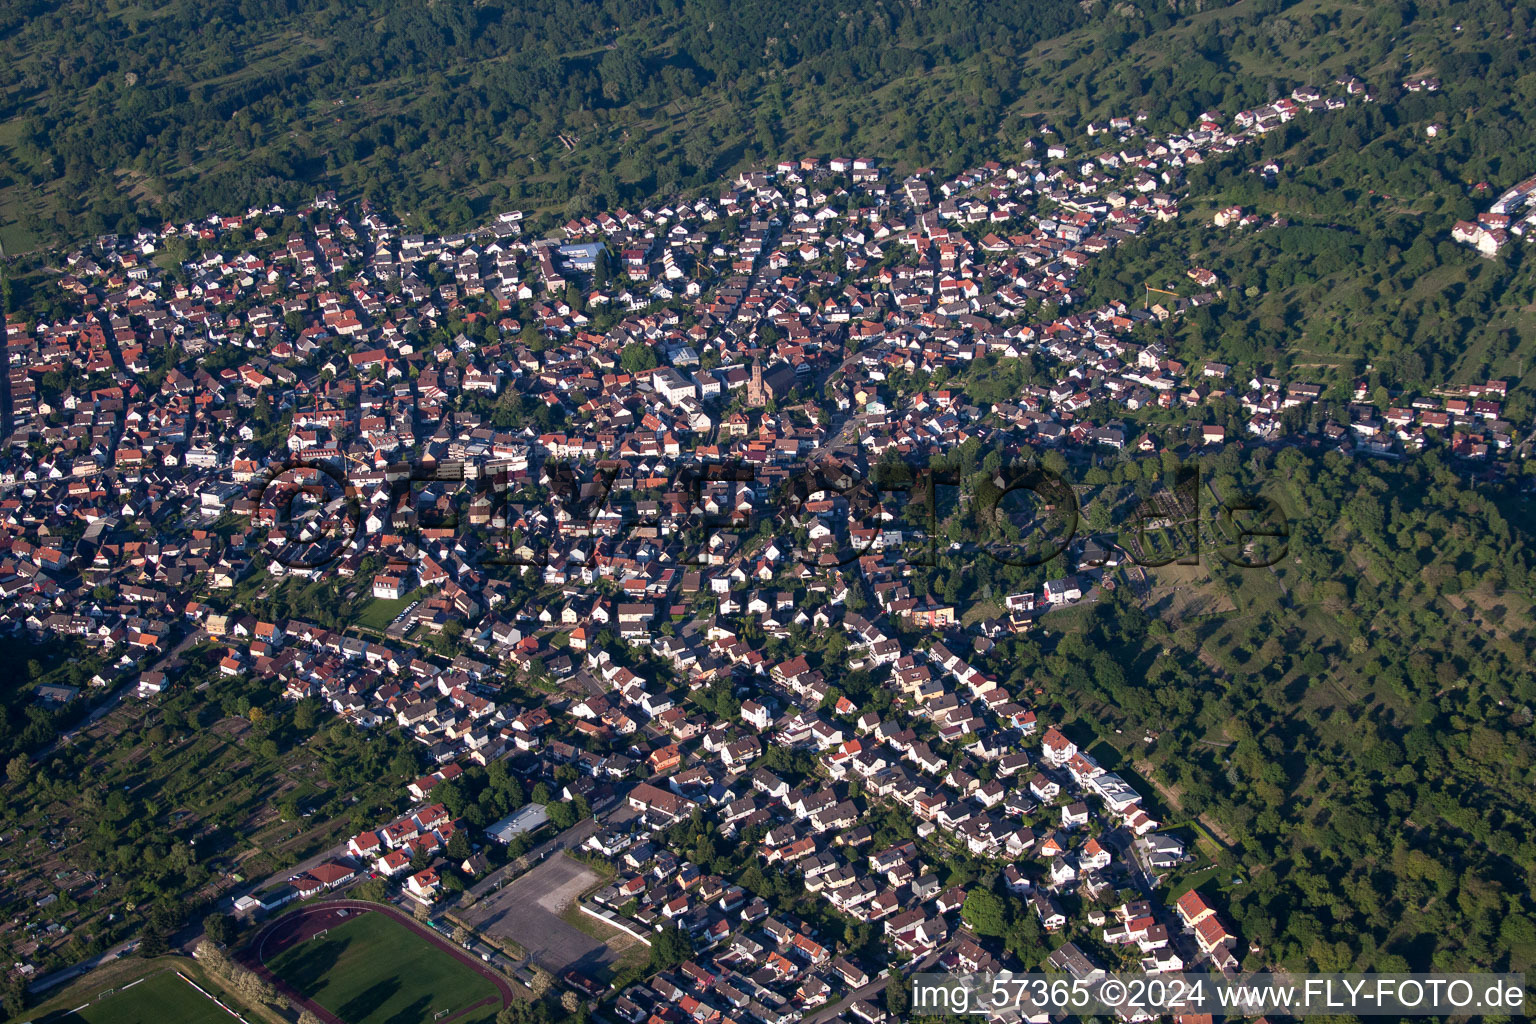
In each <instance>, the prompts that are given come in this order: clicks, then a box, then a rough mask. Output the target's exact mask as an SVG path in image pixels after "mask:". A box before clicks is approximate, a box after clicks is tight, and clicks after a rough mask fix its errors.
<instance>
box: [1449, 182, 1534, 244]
mask: <svg viewBox="0 0 1536 1024" xmlns="http://www.w3.org/2000/svg"><path fill="white" fill-rule="evenodd" d="M1533 230H1536V178H1527V179H1526V180H1525V181H1522V182H1520V184H1518V185H1515V186H1514V187H1512V188H1510V189H1509V190H1508V191H1506V192H1505V193H1504V194H1503V195H1501V196H1499V198H1497V199H1495V200H1494V201H1493V204H1492V205H1491V206H1489V207H1488V209H1487V210H1486V211H1485V212H1483V213H1480V214H1478V215H1477V220H1475V221H1470V220H1459V221H1457V222H1456V223H1455V225H1454V226H1452V228H1451V240H1452V241H1454V242H1459V243H1461V244H1462V245H1470V246H1472V248H1474V249H1476V250H1477V251H1478V252H1480V253H1482V254H1483V255H1484V256H1496V255H1498V253H1499V250H1501V249H1503V248H1504V247H1505V246H1506V245H1508V244H1509V242H1510V239H1512V238H1524V237H1525V236H1526V233H1527V232H1531V231H1533Z"/></svg>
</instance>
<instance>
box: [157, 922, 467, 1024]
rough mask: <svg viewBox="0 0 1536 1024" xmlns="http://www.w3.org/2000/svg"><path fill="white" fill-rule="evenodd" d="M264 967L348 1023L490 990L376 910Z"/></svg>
mask: <svg viewBox="0 0 1536 1024" xmlns="http://www.w3.org/2000/svg"><path fill="white" fill-rule="evenodd" d="M267 967H268V968H269V969H270V970H271V971H272V972H273V973H275V974H277V975H278V976H279V977H281V978H282V979H283V980H284V981H286V982H287V983H288V984H290V985H292V986H293V987H294V988H295V989H297V990H298V991H299V992H300V993H302V994H303V995H304V996H305V998H307V999H311V1000H313V1001H314V1002H316V1003H319V1004H320V1005H321V1006H323V1007H325V1008H326V1009H327V1010H330V1011H331V1012H332V1013H334V1014H336V1015H337V1016H338V1017H340V1018H341V1019H342V1020H345V1021H347V1022H348V1024H405V1022H408V1021H410V1022H414V1021H424V1022H425V1021H431V1020H432V1019H433V1017H434V1015H436V1014H437V1013H438V1011H440V1010H448V1011H449V1013H448V1014H447V1015H446V1016H452V1015H453V1014H454V1013H457V1012H458V1011H459V1010H462V1009H464V1008H465V1007H466V1006H472V1005H474V1004H475V1003H478V1002H480V1001H481V1000H482V999H485V998H486V997H488V996H495V995H496V987H495V986H494V985H492V984H491V982H490V981H489V979H487V978H485V977H484V976H482V975H481V974H479V973H478V972H477V971H474V970H471V969H470V968H469V967H466V966H465V965H464V964H462V963H460V962H459V961H457V960H455V959H453V958H452V957H451V956H449V955H448V954H447V953H444V952H443V951H442V950H440V949H438V948H437V947H436V946H433V945H431V944H430V943H428V942H426V941H425V940H423V939H422V938H421V937H420V936H418V935H416V934H415V933H414V932H412V931H411V930H410V929H409V928H407V927H406V926H405V925H403V924H401V923H400V922H398V921H395V920H393V919H391V918H389V917H387V916H385V915H384V914H376V913H369V914H360V915H358V916H357V917H354V918H352V919H351V920H350V921H347V922H345V923H343V924H339V925H336V926H335V927H333V928H331V929H330V930H329V931H328V932H326V933H325V935H323V936H321V937H320V938H316V939H309V940H308V941H305V942H302V943H300V944H299V945H297V946H293V947H291V948H289V949H286V950H284V951H283V952H282V953H280V954H279V955H277V956H276V957H273V958H272V960H270V961H268V963H267ZM491 1012H492V1013H493V1014H494V1012H495V1011H494V1009H492V1011H491ZM156 1024H165V1022H163V1021H157V1022H156Z"/></svg>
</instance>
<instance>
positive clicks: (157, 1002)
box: [60, 971, 232, 1024]
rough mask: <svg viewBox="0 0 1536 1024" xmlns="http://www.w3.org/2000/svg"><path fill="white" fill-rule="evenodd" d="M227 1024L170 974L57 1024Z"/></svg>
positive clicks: (222, 1015) (153, 977)
mask: <svg viewBox="0 0 1536 1024" xmlns="http://www.w3.org/2000/svg"><path fill="white" fill-rule="evenodd" d="M81 1020H83V1021H85V1022H86V1024H227V1022H228V1021H230V1020H232V1018H231V1017H230V1016H229V1014H227V1013H225V1012H224V1011H223V1010H221V1009H219V1007H218V1005H217V1004H215V1003H214V1002H213V1000H211V999H209V998H207V997H206V996H204V995H202V994H201V993H199V992H198V991H197V989H195V988H193V987H192V986H191V985H189V984H188V983H187V982H186V981H184V980H182V979H181V978H180V977H178V976H177V975H176V973H175V972H173V971H164V972H162V973H160V974H152V975H150V976H149V977H147V978H145V979H144V980H143V981H141V982H139V983H138V984H137V985H134V986H133V987H132V988H128V989H119V990H118V991H117V992H115V993H113V994H112V995H110V996H107V997H105V998H103V999H100V1000H98V1001H97V1002H94V1003H92V1004H91V1005H90V1006H87V1007H85V1008H84V1009H81V1010H77V1011H75V1012H74V1013H70V1014H66V1015H64V1016H63V1017H62V1018H60V1024H76V1022H78V1021H81Z"/></svg>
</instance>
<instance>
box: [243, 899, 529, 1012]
mask: <svg viewBox="0 0 1536 1024" xmlns="http://www.w3.org/2000/svg"><path fill="white" fill-rule="evenodd" d="M338 911H345V914H342V913H338ZM359 913H368V914H388V915H389V916H390V917H391V918H393V919H394V920H395V921H397V922H399V923H400V924H402V925H404V926H405V927H407V928H409V929H410V930H411V931H413V932H415V933H416V934H417V935H418V936H420V937H421V938H423V939H425V940H426V941H427V942H430V943H431V944H432V945H434V946H436V947H437V948H438V949H440V950H442V951H443V952H444V953H447V954H448V955H449V956H451V957H453V958H454V959H455V960H457V961H459V962H460V963H461V964H464V965H465V966H466V967H468V968H470V969H471V970H473V971H474V972H475V973H477V974H479V975H481V976H482V977H485V978H487V979H489V980H490V982H491V984H493V985H495V986H496V990H497V992H499V993H500V994H501V1005H502V1006H508V1005H510V1004H511V1003H512V1001H513V1000H514V999H517V998H518V995H517V993H516V991H515V990H514V989H513V988H512V983H511V982H509V981H507V979H505V978H503V977H502V976H501V975H499V974H496V973H494V972H492V971H488V970H486V968H485V966H484V965H483V964H481V963H480V961H479V959H478V958H476V957H473V956H471V955H470V954H468V953H467V952H465V951H464V950H463V949H462V948H460V947H459V946H457V945H455V944H454V943H452V942H449V941H448V940H447V939H445V938H443V937H442V936H441V935H439V934H438V933H437V932H435V931H433V930H432V929H431V928H428V927H426V926H424V925H422V924H421V923H420V922H419V921H417V920H416V919H415V918H413V917H410V916H408V915H406V914H402V913H401V912H400V911H398V910H396V909H395V908H394V907H390V906H385V905H384V904H382V903H370V902H367V901H365V900H326V901H323V902H321V903H316V904H311V905H310V906H306V907H300V908H299V909H298V910H295V911H292V912H290V913H287V914H284V915H283V916H282V917H279V918H277V919H276V920H274V921H270V922H268V923H267V924H265V925H263V926H262V928H261V930H260V931H259V932H257V933H256V935H255V937H254V938H253V939H252V940H251V942H250V944H249V945H247V946H246V947H245V949H244V950H243V951H242V952H241V953H240V955H239V957H238V958H237V959H238V960H239V961H240V962H241V963H242V964H244V965H245V966H246V967H249V968H250V969H251V970H253V971H255V972H256V973H257V974H258V975H260V976H261V977H262V978H264V979H265V980H267V981H269V982H271V983H272V985H273V987H275V988H276V989H277V990H278V991H279V992H281V993H282V994H283V995H284V996H286V997H287V998H288V999H289V1000H290V1001H292V1002H293V1003H294V1004H296V1005H297V1006H300V1007H302V1008H304V1009H306V1010H309V1011H310V1012H312V1013H314V1015H315V1016H317V1017H319V1018H320V1019H321V1020H322V1021H325V1024H353V1022H351V1021H345V1020H342V1019H341V1018H340V1017H338V1016H336V1015H335V1014H334V1013H332V1012H331V1011H329V1010H327V1009H325V1008H324V1007H323V1006H320V1005H319V1004H317V1003H314V1002H311V1001H310V1000H308V999H306V998H304V997H303V996H302V995H300V994H299V993H298V991H297V990H295V989H294V988H293V987H292V986H290V985H289V984H288V983H287V982H285V981H283V979H281V978H279V977H278V976H277V975H276V974H274V973H272V971H271V970H269V969H268V968H267V963H266V962H267V961H268V960H270V959H271V958H273V957H275V956H277V955H278V954H279V953H281V952H283V951H284V950H286V949H289V948H291V947H293V946H296V945H298V944H299V943H301V942H307V941H308V940H310V939H312V938H314V937H315V936H316V935H318V934H319V933H320V932H323V931H325V930H326V929H327V928H331V927H334V926H335V925H338V924H341V923H343V922H345V921H350V920H352V918H354V917H355V916H356V915H357V914H359ZM494 1001H495V1000H493V999H482V1000H480V1002H478V1003H475V1004H474V1005H473V1006H466V1007H465V1008H464V1009H462V1010H460V1011H459V1012H458V1013H455V1014H453V1015H451V1016H449V1017H444V1018H443V1019H442V1021H439V1022H437V1024H450V1022H452V1021H456V1020H458V1019H459V1018H460V1017H463V1016H465V1015H467V1014H470V1013H473V1012H475V1011H476V1010H480V1009H483V1008H485V1007H487V1006H490V1005H492V1003H493V1002H494Z"/></svg>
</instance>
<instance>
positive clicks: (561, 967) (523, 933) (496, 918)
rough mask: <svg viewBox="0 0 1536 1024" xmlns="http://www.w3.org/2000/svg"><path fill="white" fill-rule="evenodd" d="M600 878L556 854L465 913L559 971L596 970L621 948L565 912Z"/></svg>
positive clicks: (488, 932) (480, 926) (487, 931)
mask: <svg viewBox="0 0 1536 1024" xmlns="http://www.w3.org/2000/svg"><path fill="white" fill-rule="evenodd" d="M601 880H602V876H600V875H599V874H598V873H597V872H596V871H593V870H592V869H591V868H589V867H587V866H586V865H585V864H583V863H581V862H580V861H577V860H573V859H571V858H570V857H564V856H560V855H559V854H556V855H555V856H552V857H550V858H549V859H547V860H545V861H544V862H543V863H542V864H539V865H538V866H537V867H535V868H533V869H532V870H531V871H529V872H527V873H526V874H524V875H522V876H521V877H519V878H517V879H515V880H513V881H511V882H508V883H507V884H505V885H503V886H502V887H501V888H500V889H499V890H497V891H496V892H493V893H489V894H488V895H486V896H483V897H481V899H480V901H479V902H478V903H476V904H475V905H474V906H473V907H470V908H469V909H468V910H463V911H460V914H461V915H462V916H463V918H464V920H465V921H466V922H467V923H468V924H469V925H470V926H471V927H473V928H474V929H475V930H476V931H478V932H480V933H482V934H485V935H491V936H495V937H498V938H506V939H511V940H512V941H513V942H515V943H517V944H518V945H519V946H521V947H522V948H523V949H525V950H527V951H528V957H529V959H531V960H533V961H534V962H535V963H537V964H538V965H539V966H540V967H543V968H544V969H545V970H548V971H550V972H551V973H553V974H555V975H556V976H558V975H559V974H561V973H562V972H564V971H566V970H569V969H572V968H574V969H575V970H577V971H580V972H581V973H582V974H585V975H588V976H594V975H597V974H599V973H601V972H600V971H599V970H598V968H600V967H606V966H608V965H610V964H612V963H613V962H614V961H615V960H617V959H618V954H617V953H615V952H614V951H613V950H612V949H609V948H608V946H607V945H605V944H604V943H602V942H599V941H598V940H597V939H594V938H593V937H592V936H590V935H588V934H587V933H586V932H584V931H582V930H581V929H580V928H577V927H575V926H574V925H572V924H569V923H567V922H565V921H562V920H561V919H560V914H561V912H562V911H564V910H565V909H566V908H567V907H569V906H570V905H571V904H572V903H574V902H575V901H576V897H578V896H580V895H581V894H582V893H583V892H585V891H586V890H587V889H590V888H591V887H592V886H594V885H596V884H597V883H598V882H599V881H601Z"/></svg>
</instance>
